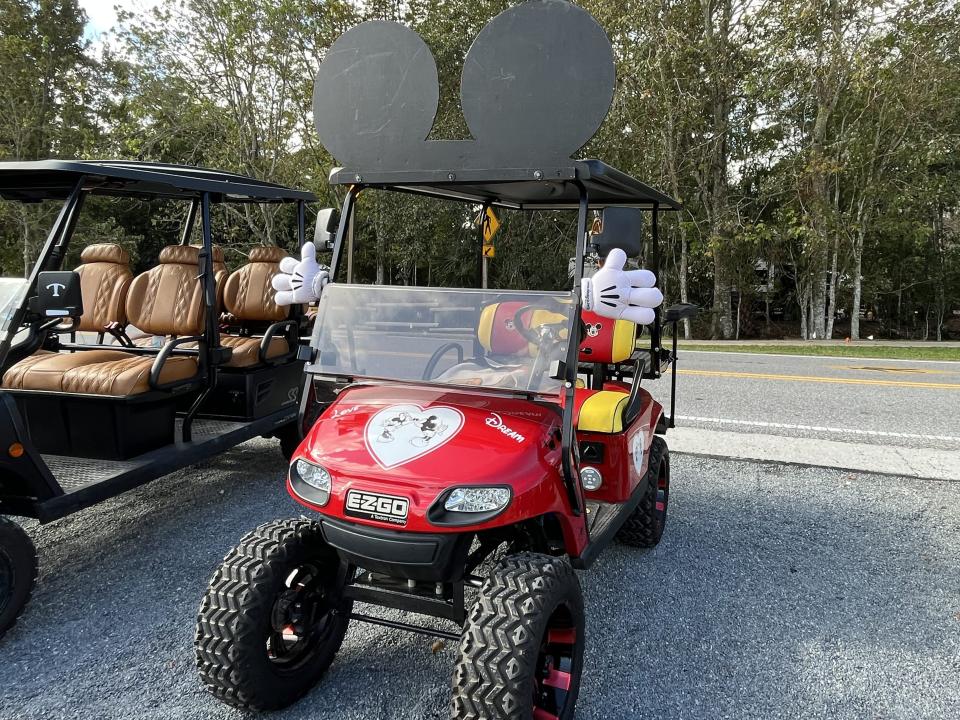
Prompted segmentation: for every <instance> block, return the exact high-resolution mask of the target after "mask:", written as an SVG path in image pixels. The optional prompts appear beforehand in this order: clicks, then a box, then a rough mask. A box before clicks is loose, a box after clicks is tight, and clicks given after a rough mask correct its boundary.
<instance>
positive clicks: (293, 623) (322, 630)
mask: <svg viewBox="0 0 960 720" xmlns="http://www.w3.org/2000/svg"><path fill="white" fill-rule="evenodd" d="M324 580H325V578H324V577H323V575H322V574H321V573H320V571H319V570H318V569H317V568H316V567H315V566H313V565H309V564H305V565H299V566H298V567H296V568H294V570H292V571H291V572H290V573H289V574H288V575H287V579H286V581H285V582H284V585H285V589H284V590H282V591H281V592H280V594H279V595H278V596H277V600H276V602H274V605H273V613H272V615H271V623H270V624H271V627H270V632H269V634H268V635H267V641H266V645H267V656H268V657H269V658H270V662H271V663H273V665H274V666H275V667H276V668H277V669H278V670H280V671H281V672H283V671H286V672H294V671H296V670H298V669H300V668H301V667H302V666H304V665H306V664H308V663H309V662H310V660H311V659H312V658H313V657H314V655H315V654H316V653H317V651H318V650H319V649H320V648H322V647H323V645H324V643H325V641H326V640H327V638H328V636H329V635H330V633H331V632H332V631H333V626H334V617H333V615H334V606H333V603H332V602H331V598H330V596H329V594H328V592H327V590H326V583H325V582H324Z"/></svg>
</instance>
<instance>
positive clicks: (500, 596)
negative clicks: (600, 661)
mask: <svg viewBox="0 0 960 720" xmlns="http://www.w3.org/2000/svg"><path fill="white" fill-rule="evenodd" d="M583 641H584V619H583V596H582V595H581V592H580V583H579V582H578V581H577V576H576V575H575V574H574V571H573V568H572V567H571V566H570V563H569V561H568V560H567V559H566V558H556V557H550V556H549V555H539V554H536V553H520V554H518V555H510V556H507V557H506V558H504V559H503V560H501V561H500V562H499V563H497V565H496V566H495V567H494V569H493V571H492V572H491V573H490V576H489V577H488V578H487V580H486V582H484V584H483V587H482V588H481V589H480V593H479V597H478V598H477V601H476V603H475V604H474V606H473V608H472V609H471V611H470V616H469V617H468V618H467V623H466V625H465V626H464V629H463V635H462V637H461V640H460V651H459V656H458V659H457V664H456V666H455V668H454V672H453V704H452V708H451V717H452V718H455V719H456V720H530V718H532V717H534V718H540V717H557V718H560V720H568V719H569V718H571V717H573V710H574V705H575V704H576V701H577V693H578V692H579V690H580V675H581V673H582V670H583ZM537 710H539V711H540V712H536V711H537ZM535 713H536V714H535Z"/></svg>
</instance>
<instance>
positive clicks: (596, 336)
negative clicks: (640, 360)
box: [580, 310, 637, 363]
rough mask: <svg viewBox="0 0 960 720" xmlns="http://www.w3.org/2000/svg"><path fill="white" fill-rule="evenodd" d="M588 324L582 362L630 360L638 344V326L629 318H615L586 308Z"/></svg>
mask: <svg viewBox="0 0 960 720" xmlns="http://www.w3.org/2000/svg"><path fill="white" fill-rule="evenodd" d="M581 317H582V318H583V323H584V325H586V332H585V333H584V335H583V341H582V342H581V343H580V362H588V363H619V362H624V361H625V360H628V359H629V358H630V356H631V355H632V354H633V350H634V347H635V345H636V336H637V326H636V324H635V323H632V322H630V321H629V320H613V319H611V318H605V317H600V316H599V315H597V314H596V313H594V312H590V311H588V310H584V311H583V313H582V315H581Z"/></svg>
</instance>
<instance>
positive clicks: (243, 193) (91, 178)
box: [0, 160, 316, 203]
mask: <svg viewBox="0 0 960 720" xmlns="http://www.w3.org/2000/svg"><path fill="white" fill-rule="evenodd" d="M81 177H82V178H84V183H83V189H84V190H85V191H87V192H89V193H92V194H95V195H119V196H133V197H137V196H140V197H150V198H172V199H177V200H191V199H197V198H200V197H201V196H202V195H203V194H204V193H210V194H211V198H210V199H211V201H212V202H237V203H249V202H257V203H274V202H277V203H284V202H297V201H300V200H303V201H305V202H313V201H314V200H316V197H315V196H314V195H313V193H310V192H306V191H305V190H295V189H293V188H288V187H283V186H282V185H275V184H273V183H268V182H263V181H261V180H255V179H253V178H250V177H246V176H244V175H237V174H235V173H229V172H224V171H222V170H210V169H207V168H198V167H190V166H188V165H164V164H161V163H151V162H140V161H134V160H95V161H94V160H91V161H86V160H37V161H33V162H0V197H2V198H3V199H5V200H16V201H19V202H37V201H40V200H64V199H65V198H67V197H68V196H69V195H70V193H71V192H72V191H73V189H74V187H75V186H76V184H77V181H78V180H79V179H80V178H81Z"/></svg>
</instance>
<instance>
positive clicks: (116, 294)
mask: <svg viewBox="0 0 960 720" xmlns="http://www.w3.org/2000/svg"><path fill="white" fill-rule="evenodd" d="M80 263H81V264H80V266H79V267H78V268H77V271H76V272H77V275H79V276H80V292H81V295H82V296H83V315H82V316H81V317H80V323H79V325H78V326H77V330H79V331H82V332H96V333H102V332H103V329H104V326H106V325H108V324H110V323H112V322H118V323H120V324H121V325H125V324H126V322H127V311H126V302H127V291H128V289H129V288H130V282H131V281H132V280H133V273H132V272H130V254H129V253H128V252H127V251H126V250H124V249H123V248H122V247H120V246H119V245H114V244H113V243H98V244H96V245H88V246H87V247H85V248H84V249H83V252H82V253H80Z"/></svg>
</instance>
